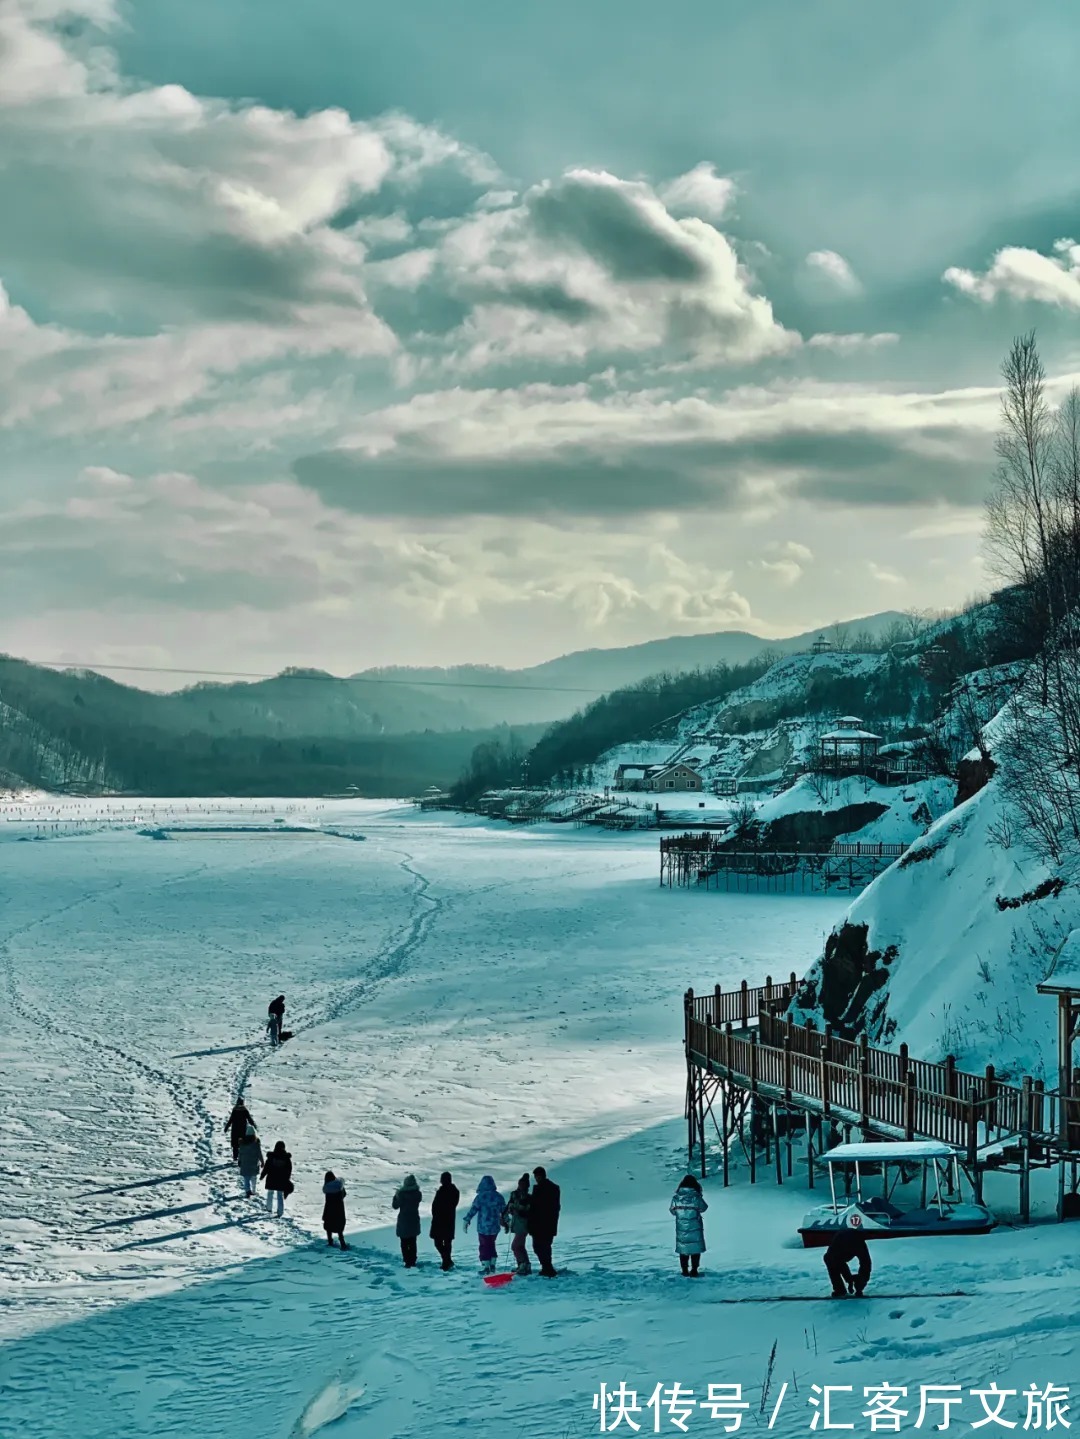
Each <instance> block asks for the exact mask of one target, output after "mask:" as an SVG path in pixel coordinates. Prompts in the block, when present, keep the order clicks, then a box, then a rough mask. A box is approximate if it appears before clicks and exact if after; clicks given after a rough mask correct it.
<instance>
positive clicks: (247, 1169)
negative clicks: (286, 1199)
mask: <svg viewBox="0 0 1080 1439" xmlns="http://www.w3.org/2000/svg"><path fill="white" fill-rule="evenodd" d="M236 1162H237V1164H239V1166H240V1178H241V1179H242V1180H243V1181H244V1198H245V1199H251V1198H252V1197H253V1196H254V1194H255V1188H256V1186H257V1184H258V1182H259V1171H260V1170H261V1168H262V1165H263V1152H262V1145H261V1144H260V1143H259V1136H258V1135H257V1134H256V1132H255V1126H254V1125H253V1124H249V1125H248V1127H247V1129H246V1131H245V1133H244V1137H243V1138H242V1139H241V1141H240V1145H239V1149H238V1151H237V1156H236Z"/></svg>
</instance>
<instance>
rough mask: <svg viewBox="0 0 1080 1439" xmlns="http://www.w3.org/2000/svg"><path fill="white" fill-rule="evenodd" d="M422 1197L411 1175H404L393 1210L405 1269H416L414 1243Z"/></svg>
mask: <svg viewBox="0 0 1080 1439" xmlns="http://www.w3.org/2000/svg"><path fill="white" fill-rule="evenodd" d="M423 1197H424V1196H423V1195H422V1194H421V1193H420V1186H419V1184H417V1182H416V1176H415V1175H413V1174H406V1176H405V1180H404V1182H403V1184H402V1186H401V1188H400V1189H399V1190H398V1192H397V1193H396V1194H395V1195H394V1208H395V1209H396V1210H397V1211H398V1217H397V1226H396V1230H395V1232H396V1234H397V1237H398V1238H399V1239H400V1240H401V1257H402V1259H403V1260H404V1261H405V1268H406V1269H415V1268H416V1241H417V1240H418V1239H419V1237H420V1201H421V1199H423Z"/></svg>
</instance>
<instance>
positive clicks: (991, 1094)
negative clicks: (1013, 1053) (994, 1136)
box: [986, 1064, 997, 1143]
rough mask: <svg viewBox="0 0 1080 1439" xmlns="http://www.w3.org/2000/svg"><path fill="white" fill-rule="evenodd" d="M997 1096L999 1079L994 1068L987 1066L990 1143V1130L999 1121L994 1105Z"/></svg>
mask: <svg viewBox="0 0 1080 1439" xmlns="http://www.w3.org/2000/svg"><path fill="white" fill-rule="evenodd" d="M996 1095H997V1078H996V1076H995V1074H994V1066H993V1065H992V1064H988V1065H987V1066H986V1139H987V1143H989V1142H990V1130H991V1128H992V1127H993V1126H994V1124H995V1123H996V1121H997V1105H996V1104H995V1103H994V1099H995V1096H996Z"/></svg>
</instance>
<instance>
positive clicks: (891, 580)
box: [866, 560, 907, 585]
mask: <svg viewBox="0 0 1080 1439" xmlns="http://www.w3.org/2000/svg"><path fill="white" fill-rule="evenodd" d="M866 568H867V570H868V572H869V574H870V577H871V579H874V580H877V582H878V584H880V585H904V584H906V583H907V581H906V580H905V579H904V576H903V575H901V574H898V573H897V572H896V570H891V569H889V568H888V567H887V566H885V565H879V564H876V563H875V562H874V561H873V560H867V562H866Z"/></svg>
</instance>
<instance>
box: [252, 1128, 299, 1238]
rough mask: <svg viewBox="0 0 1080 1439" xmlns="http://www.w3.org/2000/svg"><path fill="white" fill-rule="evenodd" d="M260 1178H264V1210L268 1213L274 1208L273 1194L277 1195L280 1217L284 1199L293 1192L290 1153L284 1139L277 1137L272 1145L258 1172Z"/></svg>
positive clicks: (278, 1214)
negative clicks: (272, 1147) (270, 1151)
mask: <svg viewBox="0 0 1080 1439" xmlns="http://www.w3.org/2000/svg"><path fill="white" fill-rule="evenodd" d="M259 1178H260V1179H265V1180H266V1212H267V1214H270V1213H272V1212H273V1208H274V1195H275V1194H276V1195H277V1217H278V1218H279V1219H280V1218H281V1216H282V1215H283V1214H284V1212H285V1200H286V1199H287V1198H288V1197H289V1195H290V1194H291V1193H292V1192H293V1187H294V1186H293V1182H292V1155H291V1154H290V1153H289V1152H288V1150H287V1149H286V1148H285V1141H284V1139H279V1140H278V1142H277V1143H276V1144H275V1145H274V1149H273V1152H272V1153H271V1154H268V1155H267V1156H266V1158H265V1159H264V1160H263V1167H262V1170H261V1172H260V1174H259Z"/></svg>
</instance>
